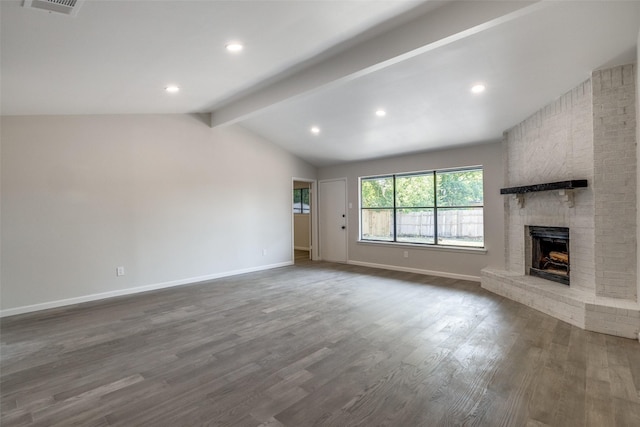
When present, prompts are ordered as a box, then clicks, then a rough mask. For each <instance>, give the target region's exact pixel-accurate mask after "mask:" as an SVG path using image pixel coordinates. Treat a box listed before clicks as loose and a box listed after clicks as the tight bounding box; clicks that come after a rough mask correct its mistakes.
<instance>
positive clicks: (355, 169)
mask: <svg viewBox="0 0 640 427" xmlns="http://www.w3.org/2000/svg"><path fill="white" fill-rule="evenodd" d="M473 165H482V166H483V167H484V197H485V199H484V202H485V212H484V227H485V229H484V231H485V247H486V252H471V251H451V250H447V249H444V248H434V247H430V246H426V247H416V246H411V247H407V246H400V245H388V244H372V243H360V242H358V237H359V224H358V218H359V212H358V193H359V189H358V177H361V176H370V175H378V174H389V173H401V172H412V171H422V170H432V169H446V168H456V167H464V166H473ZM341 177H346V178H347V198H348V202H349V203H350V205H351V207H350V208H349V207H348V209H347V210H348V260H349V262H353V263H360V264H365V265H378V266H390V267H393V268H397V269H401V270H407V271H423V272H436V273H439V274H443V275H445V276H450V277H463V278H468V279H473V280H478V281H479V276H480V270H481V269H482V268H484V267H487V266H491V267H496V268H502V267H504V225H503V224H504V203H503V199H502V197H503V196H501V195H500V194H499V193H500V188H501V187H502V186H503V185H502V184H503V181H504V172H503V163H502V150H501V145H500V143H499V142H496V143H491V144H482V145H474V146H467V147H462V148H456V149H449V150H442V151H432V152H427V153H422V154H412V155H408V156H400V157H393V158H386V159H378V160H371V161H365V162H356V163H349V164H345V165H338V166H332V167H325V168H321V169H320V170H319V171H318V179H321V180H322V179H332V178H341ZM404 251H409V257H408V258H404V257H403V255H404V254H403V253H404Z"/></svg>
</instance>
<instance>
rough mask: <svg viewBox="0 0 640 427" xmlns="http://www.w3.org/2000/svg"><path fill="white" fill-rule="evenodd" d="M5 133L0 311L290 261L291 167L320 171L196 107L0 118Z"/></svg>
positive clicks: (304, 173)
mask: <svg viewBox="0 0 640 427" xmlns="http://www.w3.org/2000/svg"><path fill="white" fill-rule="evenodd" d="M0 136H1V143H2V146H1V148H2V166H1V183H2V206H1V218H2V252H1V256H2V273H1V278H2V304H1V307H2V309H3V314H12V313H17V312H23V311H30V310H34V309H41V308H46V307H51V306H56V305H63V304H66V303H71V302H80V301H84V300H90V299H95V298H100V297H107V296H112V295H119V294H124V293H129V292H132V291H139V290H145V289H152V288H156V287H164V286H171V285H176V284H181V283H188V282H192V281H197V280H204V279H208V278H213V277H219V276H224V275H227V274H232V273H237V272H243V271H252V270H257V269H263V268H268V267H271V266H277V265H283V264H286V263H289V262H291V259H292V253H291V242H292V235H291V228H292V227H291V178H292V177H293V176H296V177H300V178H305V179H315V178H316V170H315V168H314V167H312V166H311V165H309V164H307V163H305V162H303V161H301V160H300V159H298V158H296V157H294V156H292V155H291V154H289V153H287V152H285V151H284V150H282V149H280V148H278V147H276V146H274V145H272V144H271V143H269V142H267V141H265V140H263V139H261V138H259V137H257V136H255V135H253V134H251V133H250V132H248V131H246V130H244V129H242V128H240V127H235V126H232V127H228V128H224V129H211V128H210V127H209V125H208V119H207V118H206V117H200V116H197V115H126V116H36V117H3V118H2V128H1V135H0ZM263 250H266V255H263ZM117 266H123V267H124V268H125V275H124V276H122V277H116V274H115V273H116V267H117Z"/></svg>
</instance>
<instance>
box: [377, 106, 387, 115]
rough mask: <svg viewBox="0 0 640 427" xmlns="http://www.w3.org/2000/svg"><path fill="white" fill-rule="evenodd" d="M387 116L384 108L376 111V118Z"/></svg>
mask: <svg viewBox="0 0 640 427" xmlns="http://www.w3.org/2000/svg"><path fill="white" fill-rule="evenodd" d="M386 115H387V112H386V111H384V110H383V109H382V108H380V109H378V110H376V116H378V117H384V116H386Z"/></svg>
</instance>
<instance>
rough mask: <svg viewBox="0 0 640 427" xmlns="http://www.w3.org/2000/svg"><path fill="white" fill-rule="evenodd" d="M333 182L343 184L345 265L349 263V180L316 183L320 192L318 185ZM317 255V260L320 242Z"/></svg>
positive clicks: (325, 180)
mask: <svg viewBox="0 0 640 427" xmlns="http://www.w3.org/2000/svg"><path fill="white" fill-rule="evenodd" d="M334 181H342V182H344V225H345V227H346V230H345V233H344V250H345V261H344V262H345V263H347V264H348V263H349V209H348V201H349V180H348V179H347V177H346V176H345V177H340V178H330V179H321V180H320V181H318V191H320V184H322V183H324V182H334ZM317 212H318V216H319V215H320V214H319V212H320V211H319V210H318V211H317ZM319 227H320V225H319V218H318V238H319V237H320V231H319ZM317 247H318V249H319V250H318V251H317V252H318V254H319V255H320V258H319V259H322V255H321V254H322V242H321V241H319V240H318V245H317Z"/></svg>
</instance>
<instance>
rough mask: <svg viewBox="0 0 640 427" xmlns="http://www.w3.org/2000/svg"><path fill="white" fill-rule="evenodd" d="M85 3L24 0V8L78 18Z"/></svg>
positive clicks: (81, 0)
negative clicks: (79, 10)
mask: <svg viewBox="0 0 640 427" xmlns="http://www.w3.org/2000/svg"><path fill="white" fill-rule="evenodd" d="M83 2H84V0H24V4H23V6H24V7H26V8H30V9H39V10H44V11H46V12H55V13H61V14H63V15H69V16H76V15H77V14H78V9H79V8H80V6H81V5H82V3H83Z"/></svg>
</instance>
